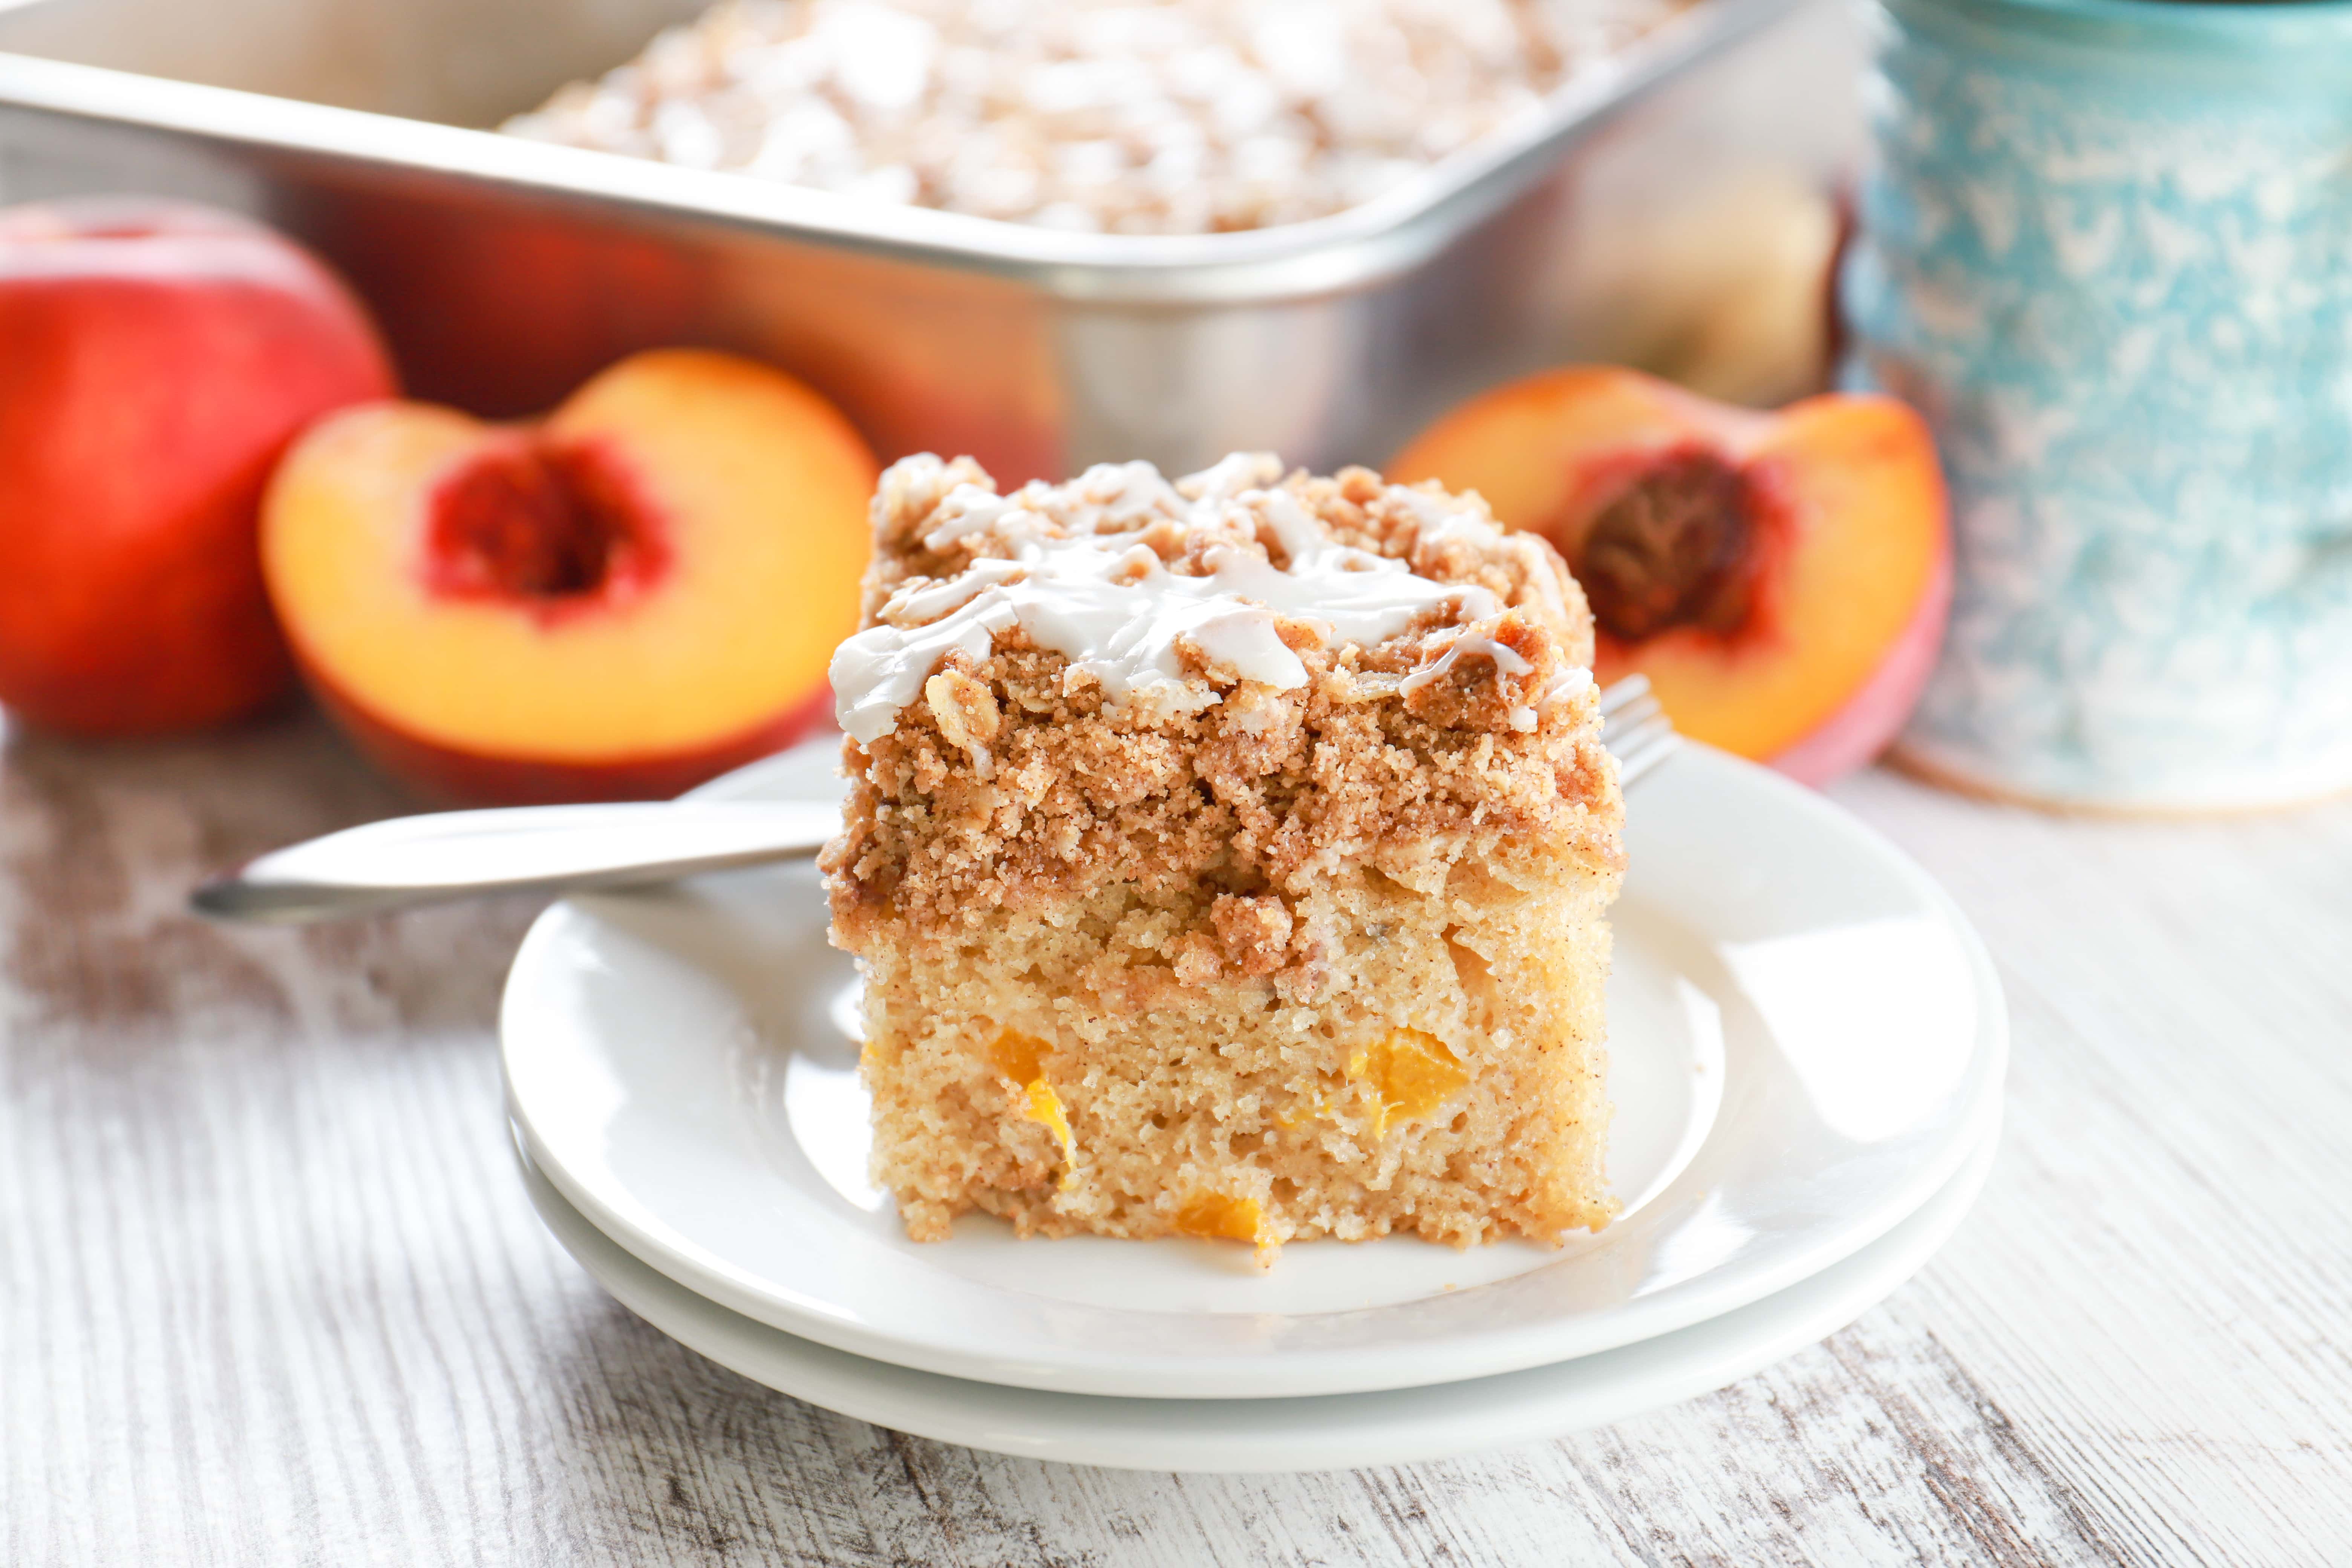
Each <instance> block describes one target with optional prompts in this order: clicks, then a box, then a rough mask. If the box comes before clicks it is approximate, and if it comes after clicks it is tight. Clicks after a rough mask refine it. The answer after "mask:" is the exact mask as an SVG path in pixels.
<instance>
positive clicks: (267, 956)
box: [0, 718, 2352, 1568]
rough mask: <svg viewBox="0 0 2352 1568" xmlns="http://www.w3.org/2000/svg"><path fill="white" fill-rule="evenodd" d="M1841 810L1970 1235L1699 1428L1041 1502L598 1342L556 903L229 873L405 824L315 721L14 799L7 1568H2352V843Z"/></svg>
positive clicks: (1092, 1475) (1911, 798) (960, 1457)
mask: <svg viewBox="0 0 2352 1568" xmlns="http://www.w3.org/2000/svg"><path fill="white" fill-rule="evenodd" d="M1840 795H1841V797H1842V798H1843V799H1844V800H1845V801H1846V803H1847V804H1848V805H1852V806H1853V808H1854V809H1856V810H1857V811H1859V812H1861V813H1862V814H1863V815H1864V816H1865V817H1866V818H1868V819H1869V820H1871V821H1872V822H1874V824H1876V825H1877V826H1879V827H1881V828H1882V829H1883V830H1885V831H1886V832H1887V833H1889V834H1890V835H1892V836H1893V837H1895V839H1896V840H1897V842H1899V843H1901V844H1903V845H1904V846H1905V847H1907V848H1909V849H1910V850H1911V851H1912V852H1913V853H1914V854H1916V855H1917V856H1919V857H1920V858H1922V859H1923V861H1925V862H1926V863H1927V865H1928V866H1929V868H1931V869H1932V870H1934V871H1936V872H1937V875H1938V876H1940V877H1941V878H1942V879H1944V880H1945V882H1946V884H1947V885H1948V887H1950V888H1951V889H1952V890H1953V892H1954V894H1955V896H1956V897H1957V898H1958V900H1959V901H1960V902H1961V903H1962V904H1963V906H1964V907H1966V908H1967V909H1968V910H1969V913H1970V915H1971V916H1972V918H1974V919H1975V920H1976V921H1978V922H1979V926H1980V928H1981V929H1982V930H1983V931H1984V932H1985V934H1986V937H1987V941H1988V942H1989V944H1990V947H1991V948H1992V950H1993V952H1994V954H1995V957H1996V959H1997V961H1998V962H1999V963H2000V969H2001V972H2002V975H2003V979H2004V983H2005V984H2007V985H2008V986H2009V987H2010V993H2011V1003H2012V1007H2013V1011H2014V1016H2015V1022H2016V1037H2017V1059H2016V1066H2015V1070H2014V1079H2013V1087H2012V1090H2011V1096H2010V1112H2009V1131H2008V1142H2007V1145H2006V1149H2005V1152H2004V1154H2003V1157H2002V1160H2001V1162H2000V1165H1999V1166H1998V1167H1997V1168H1996V1170H1995V1173H1994V1176H1993V1179H1992V1182H1991V1184H1990V1186H1989V1188H1988V1190H1987V1193H1986V1196H1985V1198H1984V1199H1983V1201H1982V1202H1981V1203H1980V1205H1979V1208H1978V1210H1977V1212H1976V1214H1975V1215H1972V1216H1971V1218H1970V1220H1969V1224H1968V1225H1967V1226H1965V1227H1964V1228H1963V1229H1962V1231H1961V1232H1960V1234H1959V1235H1958V1237H1956V1238H1955V1239H1954V1241H1953V1242H1952V1244H1951V1245H1950V1246H1949V1247H1948V1248H1947V1249H1946V1251H1945V1252H1944V1253H1943V1254H1942V1255H1941V1256H1940V1257H1939V1258H1937V1261H1936V1262H1935V1263H1934V1264H1932V1265H1931V1266H1930V1267H1929V1268H1928V1269H1927V1271H1926V1272H1925V1273H1924V1274H1923V1275H1922V1276H1921V1278H1920V1279H1918V1280H1916V1281H1915V1282H1914V1283H1913V1284H1912V1285H1910V1286H1908V1287H1906V1289H1904V1290H1903V1291H1901V1292H1899V1293H1898V1294H1897V1295H1896V1296H1895V1299H1894V1300H1891V1301H1890V1302H1888V1303H1887V1304H1886V1305H1885V1307H1883V1308H1881V1309H1879V1310H1875V1311H1874V1312H1872V1313H1871V1314H1869V1315H1868V1316H1866V1317H1865V1318H1864V1320H1863V1321H1861V1322H1860V1323H1858V1324H1856V1325H1855V1326H1854V1327H1853V1328H1852V1329H1850V1330H1848V1331H1845V1332H1843V1333H1842V1334H1839V1335H1837V1336H1835V1337H1834V1338H1832V1340H1831V1341H1830V1342H1827V1343H1826V1344H1824V1345H1822V1346H1820V1347H1816V1348H1815V1349H1813V1350H1811V1351H1809V1352H1804V1353H1803V1354H1801V1355H1799V1356H1796V1357H1794V1358H1791V1359H1790V1361H1788V1362H1785V1363H1782V1364H1780V1366H1777V1367H1774V1368H1772V1369H1770V1370H1769V1371H1767V1372H1766V1373H1762V1374H1760V1375H1759V1376H1756V1377H1752V1378H1749V1379H1747V1380H1745V1381H1744V1382H1742V1383H1740V1384H1737V1385H1735V1386H1734V1387H1732V1388H1730V1389H1727V1390H1725V1391H1724V1392H1722V1393H1720V1394H1716V1395H1714V1396H1711V1397H1709V1398H1706V1399H1701V1400H1696V1401H1692V1402H1690V1403H1688V1404H1685V1405H1680V1406H1677V1407H1675V1408H1672V1409H1668V1410H1664V1411H1659V1412H1656V1413H1654V1414H1652V1415H1648V1416H1644V1417H1642V1418H1640V1419H1637V1420H1633V1421H1629V1422H1625V1423H1622V1424H1620V1425H1618V1426H1614V1427H1612V1428H1609V1429H1606V1430H1602V1431H1595V1432H1588V1433H1582V1434H1578V1435H1575V1436H1570V1437H1567V1438H1563V1439H1561V1440H1559V1441H1557V1442H1553V1443H1548V1444H1539V1445H1534V1446H1531V1447H1524V1448H1520V1449H1517V1450H1513V1451H1509V1452H1506V1453H1501V1454H1495V1455H1485V1456H1476V1457H1473V1458H1465V1459H1459V1460H1454V1461H1448V1462H1445V1463H1440V1464H1430V1465H1420V1466H1412V1467H1404V1468H1389V1469H1380V1470H1369V1471H1362V1472H1355V1473H1339V1474H1332V1475H1321V1476H1298V1477H1172V1476H1164V1475H1145V1474H1130V1473H1127V1472H1120V1471H1110V1470H1097V1469H1088V1468H1076V1467H1068V1466H1058V1465H1048V1464H1039V1463H1031V1462H1027V1461H1020V1460H1012V1459H1005V1458H998V1457H994V1456H989V1455H983V1454H979V1453H975V1452H972V1451H970V1450H966V1449H961V1448H956V1447H950V1446H946V1445H941V1444H937V1443H930V1442H926V1441H924V1440H921V1439H919V1438H913V1437H908V1436H900V1435H897V1434H892V1433H887V1432H884V1431H880V1430H878V1429H876V1428H873V1427H870V1426H865V1425H863V1424H861V1423H858V1422H855V1421H850V1420H847V1419H845V1418H842V1417H839V1416H835V1415H829V1414H827V1413H825V1412H824V1411H821V1410H817V1409H814V1408H813V1407H811V1406H809V1405H803V1404H802V1403H800V1402H798V1401H795V1400H793V1399H789V1398H786V1397H784V1396H782V1395H780V1394H772V1393H770V1392H768V1391H766V1390H763V1389H760V1388H758V1387H756V1386H753V1385H751V1384H748V1383H746V1382H745V1381H744V1380H742V1379H740V1378H738V1377H736V1376H734V1375H733V1374H732V1373H727V1372H725V1371H723V1370H722V1369H719V1368H718V1367H716V1366H714V1365H712V1364H711V1363H707V1362H704V1361H702V1360H701V1359H700V1358H698V1357H697V1356H695V1355H693V1354H691V1353H690V1352H686V1351H684V1350H682V1349H680V1348H679V1347H677V1345H675V1344H673V1343H671V1342H669V1341H667V1339H665V1338H663V1337H662V1336H661V1335H659V1334H657V1333H656V1332H655V1331H652V1330H651V1329H649V1328H647V1327H646V1326H645V1325H644V1324H642V1323H639V1322H637V1321H635V1319H633V1318H631V1317H630V1316H629V1315H628V1314H627V1313H625V1311H623V1310H621V1309H619V1308H618V1307H617V1306H615V1305H614V1304H613V1303H612V1302H610V1301H609V1300H606V1299H604V1297H603V1296H602V1294H601V1293H600V1292H599V1291H598V1290H597V1289H595V1287H594V1286H593V1284H592V1283H591V1282H590V1281H589V1280H588V1279H587V1278H586V1277H585V1276H584V1275H583V1274H582V1273H581V1272H580V1271H579V1270H578V1269H577V1268H575V1267H574V1266H572V1264H571V1262H570V1261H569V1260H568V1259H567V1258H564V1257H563V1256H562V1254H561V1253H560V1252H559V1251H558V1250H557V1249H556V1248H555V1247H554V1246H553V1244H552V1243H551V1241H550V1240H549V1239H548V1238H547V1237H545V1235H544V1234H543V1233H542V1232H541V1229H540V1227H539V1226H538V1224H537V1221H536V1219H535V1218H534V1217H533V1215H531V1214H530V1210H529V1207H528V1205H526V1204H525V1202H524V1200H523V1198H522V1195H521V1193H520V1189H519V1187H518V1185H517V1184H516V1182H515V1180H514V1177H513V1173H512V1172H511V1169H510V1168H509V1163H508V1155H507V1152H506V1149H505V1146H504V1143H503V1138H504V1131H503V1123H502V1117H501V1113H500V1110H499V1100H498V1076H497V1069H496V1063H495V1060H494V1057H493V1043H492V1038H491V1025H492V1018H493V1013H494V1007H495V1003H496V997H497V993H498V987H499V981H500V979H501V976H502V973H503V970H504V967H505V964H506V962H507V960H508V958H509V956H510V954H511V952H512V948H513V944H514V942H516V940H517V939H518V937H519V936H520V931H521V930H522V928H523V926H524V925H525V923H527V921H528V919H529V917H530V912H531V909H530V905H529V904H527V903H521V902H509V903H504V904H499V905H484V906H478V907H474V908H468V909H452V910H437V911H431V912H425V913H420V914H416V915H413V916H409V917H404V918H401V919H396V920H383V921H373V922H364V923H361V924H357V925H352V926H347V927H338V928H327V929H321V930H318V931H303V932H292V931H222V930H219V929H215V928H210V927H206V926H203V925H200V924H198V923H196V922H194V921H189V920H188V919H186V918H185V917H184V915H183V914H182V912H181V908H180V900H181V898H182V896H183V894H184V890H185V889H186V888H187V886H188V885H189V884H190V883H191V882H192V881H193V880H194V879H195V878H196V877H197V876H199V875H200V874H201V873H202V872H203V871H205V870H206V869H209V868H214V867H215V866H217V865H220V864H222V863H225V862H226V861H230V860H234V859H236V858H241V857H243V856H246V855H249V854H252V853H256V852H257V851H259V850H261V849H263V848H266V847H270V846H272V845H274V844H276V843H278V842H281V841H283V840H285V839H288V838H291V837H300V836H303V835H306V834H310V833H316V832H323V831H326V830H327V829H329V828H331V827H334V826H341V825H344V824H347V823H351V822H354V821H360V820H364V819H366V818H368V817H371V816H381V815H384V814H387V813H389V812H392V811H395V810H399V809H403V808H404V805H406V803H404V802H403V801H402V800H401V799H400V798H399V797H398V796H396V795H394V794H393V793H392V792H390V791H389V790H388V789H386V788H385V787H384V786H383V785H382V784H378V783H376V782H375V781H374V780H373V778H372V777H371V776H370V775H369V774H368V773H366V771H365V770H364V769H363V768H362V767H361V766H360V765H359V764H358V763H356V762H355V761H354V760H353V759H352V758H351V757H350V756H349V755H348V754H347V753H346V752H344V751H343V750H342V749H341V746H340V745H339V744H338V743H337V742H335V741H334V740H333V739H332V738H331V737H330V736H329V735H327V734H326V733H325V732H324V731H323V730H321V729H320V726H319V725H318V724H317V723H316V721H313V720H310V719H307V718H296V719H291V720H289V721H284V722H281V723H278V724H275V725H268V726H262V727H259V728H257V729H254V730H251V731H245V732H241V733H239V734H236V735H232V736H228V737H225V738H221V739H216V740H211V741H206V742H191V743H187V744H182V745H175V746H166V747H162V748H154V749H145V748H142V749H132V748H114V747H85V746H75V745H69V744H67V743H64V742H55V741H49V740H44V739H38V738H25V737H12V738H11V739H10V740H9V742H8V743H7V745H6V748H5V754H0V1351H5V1359H4V1360H0V1561H5V1562H6V1563H12V1564H13V1563H33V1564H52V1563H54V1564H60V1565H68V1564H73V1565H78V1564H117V1563H155V1564H173V1563H191V1564H211V1563H221V1564H231V1563H234V1564H239V1565H243V1564H248V1563H332V1564H338V1565H340V1564H345V1563H386V1564H393V1563H398V1564H410V1563H417V1564H433V1563H451V1564H460V1563H462V1564H475V1563H529V1564H541V1563H544V1564H564V1565H567V1568H568V1565H572V1564H602V1563H793V1564H803V1563H805V1564H818V1563H824V1564H852V1565H866V1564H886V1563H888V1564H898V1563H907V1564H914V1563H920V1564H973V1565H993V1564H999V1563H1022V1564H1041V1565H1042V1564H1055V1565H1062V1564H1092V1563H1118V1564H1128V1563H1135V1564H1155V1565H1156V1564H1170V1565H1175V1564H1188V1565H1189V1564H1198V1563H1235V1564H1240V1563H1281V1564H1301V1565H1304V1564H1339V1563H1465V1564H1467V1563H1479V1564H1485V1563H1588V1562H1589V1563H1647V1564H1681V1563H1724V1564H1740V1565H1747V1564H1759V1563H1831V1564H1837V1563H1856V1564H1877V1563H1895V1562H1916V1563H1954V1564H1959V1563H2002V1564H2010V1563H2018V1564H2024V1563H2034V1564H2040V1563H2051V1564H2078V1563H2081V1564H2103V1565H2106V1564H2138V1563H2163V1564H2172V1563H2214V1564H2230V1565H2231V1568H2236V1565H2238V1564H2257V1565H2259V1564H2267V1563H2279V1564H2290V1563H2296V1564H2299V1563H2318V1562H2326V1561H2331V1560H2336V1561H2340V1560H2346V1559H2347V1558H2352V1533H2347V1525H2346V1522H2345V1520H2344V1518H2343V1512H2344V1510H2343V1500H2344V1499H2345V1498H2346V1497H2347V1495H2352V1359H2347V1348H2346V1347H2347V1345H2348V1344H2352V1207H2347V1205H2345V1203H2344V1202H2343V1194H2346V1193H2347V1192H2352V1135H2347V1129H2352V1048H2347V1047H2352V807H2347V806H2336V807H2332V808H2326V809H2322V810H2316V811H2311V812H2305V813H2301V814H2295V815H2292V816H2280V817H2274V818H2262V819H2254V820H2250V821H2246V822H2235V823H2213V824H2194V825H2163V826H2151V825H2117V824H2098V823H2077V822H2064V821H2058V820H2053V819H2047V818H2042V817H2038V816H2030V815H2026V814H2021V813H2016V812H2010V811H2004V810H2000V809H1998V808H1992V807H1987V806H1982V805H1975V804H1972V803H1969V802H1964V801H1959V800H1956V799H1954V798H1952V797H1949V796H1944V795H1936V794H1934V793H1932V792H1929V791H1927V790H1925V789H1922V788H1920V787H1919V786H1916V785H1915V784H1909V783H1907V782H1906V781H1903V780H1901V779H1897V778H1894V777H1891V776H1887V775H1883V774H1873V775H1867V776H1865V777H1864V778H1862V779H1859V780H1856V781H1854V782H1853V783H1851V784H1848V785H1845V786H1843V788H1842V789H1841V791H1840Z"/></svg>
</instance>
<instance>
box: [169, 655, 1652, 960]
mask: <svg viewBox="0 0 2352 1568" xmlns="http://www.w3.org/2000/svg"><path fill="white" fill-rule="evenodd" d="M1601 741H1602V742H1603V743H1604V744H1606V745H1607V746H1608V747H1609V748H1610V750H1611V751H1612V752H1614V753H1615V754H1616V757H1617V776H1618V778H1619V780H1620V781H1621V782H1622V784H1632V783H1633V781H1634V780H1635V779H1637V778H1640V777H1641V776H1642V775H1643V773H1648V772H1649V771H1650V770H1651V769H1653V768H1654V767H1656V766H1657V765H1658V764H1659V763H1663V762H1664V761H1665V760H1666V758H1667V757H1668V756H1669V755H1671V754H1672V753H1673V752H1674V749H1675V747H1676V746H1677V745H1679V744H1680V743H1681V740H1680V737H1678V736H1676V735H1675V729H1674V726H1673V725H1672V724H1671V723H1669V722H1667V721H1666V716H1665V714H1664V712H1663V711H1662V710H1660V709H1659V707H1658V700H1657V699H1656V698H1655V697H1654V696H1652V695H1651V694H1650V683H1649V682H1648V681H1647V680H1645V679H1643V678H1642V677H1640V676H1638V675H1636V676H1631V677H1628V678H1627V679H1623V680H1621V681H1619V682H1617V683H1616V684H1615V685H1614V686H1612V687H1610V688H1609V689H1607V690H1605V691H1603V692H1602V693H1601ZM840 826H841V814H840V812H839V811H838V810H837V809H836V808H835V806H834V805H832V804H831V803H830V802H821V801H812V800H763V801H733V800H728V801H721V800H677V801H621V802H615V803H613V804H610V805H524V806H509V807H505V808H501V809H498V810H491V811H441V812H432V813H429V814H427V815H425V816H398V817H394V818H392V819H391V820H390V821H386V822H371V823H369V824H367V825H366V826H362V827H350V828H345V829H344V830H343V831H342V832H341V833H330V834H328V835H327V836H326V837H323V838H313V839H310V840H309V841H308V842H307V843H302V844H296V845H291V846H289V847H286V848H284V849H279V850H277V851H275V852H273V853H271V854H268V855H264V856H263V857H261V858H259V859H258V860H255V861H252V862H250V863H249V864H247V866H245V867H244V868H242V869H240V870H237V871H235V872H233V873H231V874H230V875H228V876H226V877H222V878H220V879H217V880H215V881H211V882H207V883H205V885H204V886H203V887H201V888H198V889H196V890H195V891H194V893H193V894H191V895H190V896H189V900H188V902H189V904H190V905H191V906H192V907H193V908H194V910H196V912H197V913H199V914H204V915H210V916H212V917H213V918H215V919H216V920H236V921H268V922H272V923H277V924H285V925H291V924H299V923H301V922H305V921H323V920H337V919H341V918H342V917H345V916H350V915H363V914H373V913H376V912H379V911H381V910H395V909H407V908H409V907H411V906H414V905H417V904H433V903H440V902H442V901H444V900H450V899H462V898H469V897H472V896H474V895H476V894H480V893H514V892H541V893H572V892H581V891H585V890H587V889H595V888H617V887H633V886H641V885H643V884H646V883H649V882H666V881H670V880H672V879H676V878H679V877H688V876H693V875H695V874H696V873H698V872H702V871H726V870H732V869H734V868H738V867H742V866H758V865H762V864H765V863H768V862H771V861H777V860H802V859H806V858H809V857H810V856H813V855H814V854H815V853H816V852H817V850H818V849H819V848H821V847H823V846H824V841H825V840H826V839H828V838H830V837H833V835H834V833H835V831H836V830H837V829H838V828H839V827H840Z"/></svg>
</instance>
